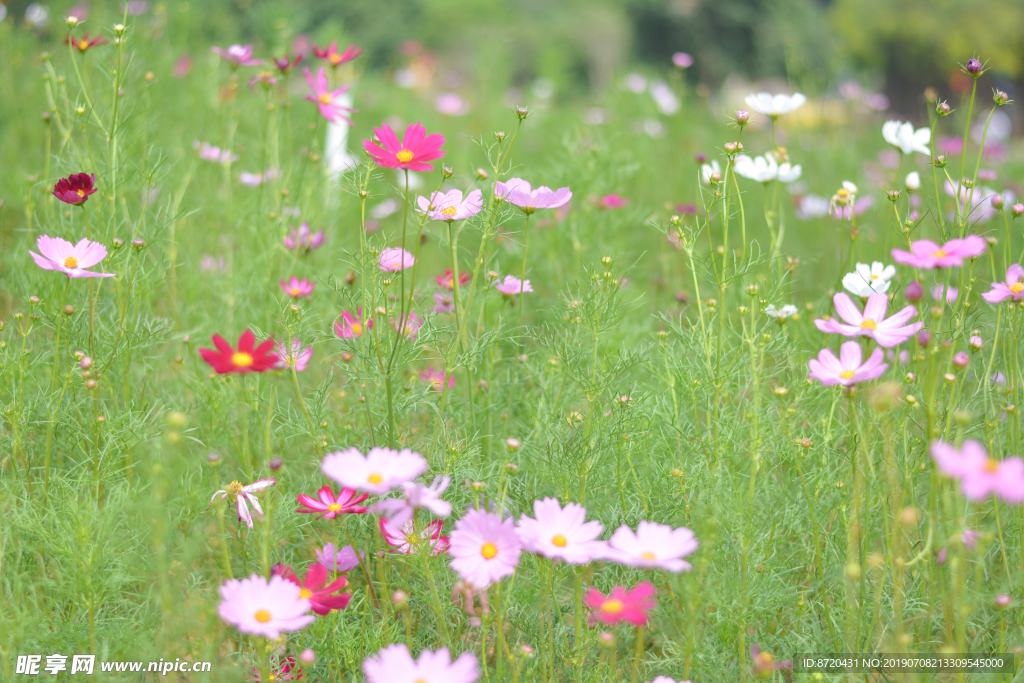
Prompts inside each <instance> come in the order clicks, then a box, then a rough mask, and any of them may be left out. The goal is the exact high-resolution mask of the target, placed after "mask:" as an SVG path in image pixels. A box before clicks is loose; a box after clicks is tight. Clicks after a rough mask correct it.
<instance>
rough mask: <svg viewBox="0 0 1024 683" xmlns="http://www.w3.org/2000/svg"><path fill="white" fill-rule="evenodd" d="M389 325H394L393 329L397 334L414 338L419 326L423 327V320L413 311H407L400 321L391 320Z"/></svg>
mask: <svg viewBox="0 0 1024 683" xmlns="http://www.w3.org/2000/svg"><path fill="white" fill-rule="evenodd" d="M391 326H392V327H394V328H395V331H396V332H398V333H399V334H401V335H403V336H405V337H408V338H409V339H415V338H416V335H417V334H418V333H419V331H420V328H421V327H423V321H422V320H421V319H420V317H419V316H418V315H416V314H415V313H409V314H408V315H406V316H405V318H403V319H402V321H401V322H399V321H398V320H392V321H391Z"/></svg>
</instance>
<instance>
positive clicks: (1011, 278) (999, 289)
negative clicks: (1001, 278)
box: [981, 263, 1024, 304]
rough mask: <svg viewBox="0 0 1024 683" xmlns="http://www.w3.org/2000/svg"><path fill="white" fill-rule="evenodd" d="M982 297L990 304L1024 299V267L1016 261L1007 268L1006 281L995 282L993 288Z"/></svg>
mask: <svg viewBox="0 0 1024 683" xmlns="http://www.w3.org/2000/svg"><path fill="white" fill-rule="evenodd" d="M981 298H982V299H984V300H985V301H987V302H989V303H990V304H998V303H1002V302H1003V301H1006V300H1007V299H1013V300H1014V301H1020V300H1021V299H1024V268H1021V267H1020V265H1019V264H1017V263H1014V264H1013V265H1012V266H1010V267H1009V268H1008V269H1007V270H1006V282H993V283H992V289H990V290H989V291H987V292H984V293H983V294H982V295H981Z"/></svg>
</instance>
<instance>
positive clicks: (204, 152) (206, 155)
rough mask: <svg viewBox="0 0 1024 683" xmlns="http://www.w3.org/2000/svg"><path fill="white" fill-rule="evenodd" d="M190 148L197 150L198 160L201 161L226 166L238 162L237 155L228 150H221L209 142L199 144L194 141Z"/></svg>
mask: <svg viewBox="0 0 1024 683" xmlns="http://www.w3.org/2000/svg"><path fill="white" fill-rule="evenodd" d="M192 148H193V149H195V150H198V152H199V158H200V159H202V160H203V161H212V162H214V163H218V164H226V163H229V162H233V161H238V155H237V154H232V152H231V150H230V149H221V148H220V147H216V146H214V145H211V144H210V143H209V142H200V141H199V140H195V141H193V143H192Z"/></svg>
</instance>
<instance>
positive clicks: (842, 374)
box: [839, 370, 855, 379]
mask: <svg viewBox="0 0 1024 683" xmlns="http://www.w3.org/2000/svg"><path fill="white" fill-rule="evenodd" d="M854 372H855V371H854V370H843V371H842V372H840V373H839V376H840V377H842V378H843V379H850V378H851V377H853V374H854Z"/></svg>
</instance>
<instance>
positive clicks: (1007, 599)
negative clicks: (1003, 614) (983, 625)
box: [995, 593, 1013, 609]
mask: <svg viewBox="0 0 1024 683" xmlns="http://www.w3.org/2000/svg"><path fill="white" fill-rule="evenodd" d="M995 603H996V607H998V608H999V609H1006V608H1007V607H1009V606H1010V605H1011V604H1013V598H1012V597H1011V596H1010V594H1009V593H1000V594H999V595H997V596H996V599H995Z"/></svg>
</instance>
